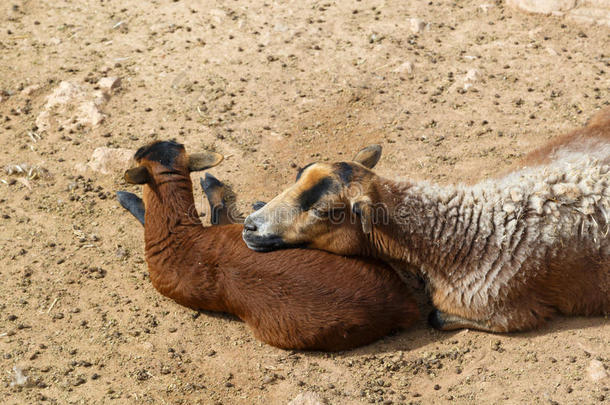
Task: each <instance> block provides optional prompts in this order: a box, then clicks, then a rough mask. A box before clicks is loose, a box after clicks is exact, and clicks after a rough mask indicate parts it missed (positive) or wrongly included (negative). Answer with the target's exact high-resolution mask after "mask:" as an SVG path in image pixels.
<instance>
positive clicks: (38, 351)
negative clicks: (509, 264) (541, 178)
mask: <svg viewBox="0 0 610 405" xmlns="http://www.w3.org/2000/svg"><path fill="white" fill-rule="evenodd" d="M414 19H415V20H414ZM0 21H1V24H0V27H1V29H0V100H1V101H0V140H1V141H2V144H3V145H4V146H3V147H2V151H1V152H0V168H2V171H1V172H0V180H2V183H0V224H1V228H0V402H2V403H8V404H26V403H27V404H30V403H58V404H68V403H69V404H72V403H74V404H81V403H82V404H101V403H110V402H115V403H155V404H156V403H172V404H197V403H201V404H276V403H277V404H285V403H287V402H289V401H290V400H291V399H293V398H295V397H296V396H297V395H298V394H300V393H304V392H314V393H316V395H317V396H318V398H319V399H320V400H321V401H322V402H325V403H329V404H358V403H383V404H391V403H421V404H429V403H446V402H454V403H465V404H485V403H551V404H556V403H560V404H581V403H586V404H590V403H608V402H610V391H609V387H610V378H608V377H606V378H600V377H602V376H603V374H604V373H605V371H604V368H605V369H606V370H607V369H609V368H610V323H609V322H608V319H605V318H599V317H598V318H558V319H555V320H553V321H552V322H549V323H548V325H547V326H545V327H543V328H542V329H540V330H538V331H535V332H530V333H518V334H509V335H494V334H488V333H480V332H476V331H468V330H464V331H460V332H455V333H441V332H438V331H435V330H432V329H431V328H430V327H428V326H427V325H426V323H425V321H424V319H422V320H421V322H419V324H417V326H416V327H414V328H413V329H411V330H407V331H402V332H400V333H397V334H395V335H393V336H389V337H387V338H385V339H383V340H381V341H379V342H377V343H375V344H372V345H369V346H367V347H363V348H361V349H358V350H353V351H349V352H340V353H335V354H324V353H315V352H314V353H310V352H293V351H284V350H279V349H276V348H273V347H270V346H267V345H264V344H261V343H259V342H258V341H256V340H255V339H254V338H253V337H252V335H251V334H250V332H249V330H248V328H247V327H246V326H245V325H244V324H243V323H242V322H239V321H238V320H236V319H234V318H232V317H229V316H222V315H221V316H218V315H211V314H207V313H202V314H199V313H196V312H194V311H192V310H189V309H185V308H183V307H180V306H178V305H177V304H175V303H173V302H172V301H170V300H168V299H165V298H164V297H162V296H160V294H158V293H157V292H156V291H155V290H154V288H153V287H152V286H151V284H150V282H149V280H148V276H147V268H146V264H145V262H144V260H143V232H142V228H141V227H140V225H139V224H138V223H137V222H136V221H135V219H133V218H132V217H131V216H130V215H128V214H127V213H126V212H124V211H123V210H122V209H121V208H120V207H119V205H118V203H117V202H116V200H115V198H114V192H115V191H117V190H129V191H133V192H136V193H141V190H140V188H139V187H133V186H128V185H126V184H124V182H123V180H122V176H121V174H122V168H121V167H120V165H114V166H113V167H112V168H111V169H112V170H110V172H109V173H107V174H103V173H99V172H95V171H92V170H90V169H86V168H85V167H84V164H86V163H87V162H88V159H89V157H90V156H91V154H92V152H93V150H94V149H95V148H97V147H102V146H108V147H113V148H116V147H120V148H130V149H136V148H138V147H140V146H142V145H143V144H145V143H147V142H150V141H152V140H156V139H169V138H176V139H177V140H178V141H180V142H183V143H185V144H186V146H187V148H188V150H190V151H196V150H200V149H214V150H216V151H219V152H221V153H223V154H224V155H225V156H226V157H227V158H226V160H225V161H224V162H223V163H222V164H221V165H220V166H218V167H216V168H214V169H213V170H212V171H211V172H212V173H213V174H214V175H216V176H217V177H218V178H220V179H221V180H224V181H226V182H228V183H229V184H230V185H231V186H232V187H233V188H234V190H235V192H236V193H237V195H238V197H239V206H240V208H241V209H242V210H243V211H244V212H248V210H249V205H250V203H252V202H253V201H255V200H257V199H262V200H268V199H270V198H271V197H273V196H274V195H275V194H276V193H277V192H278V191H279V190H281V189H282V187H284V186H285V185H287V184H289V183H290V182H291V181H292V180H293V178H294V175H295V171H296V167H298V166H301V165H304V164H306V163H308V162H310V161H313V160H339V159H346V158H349V157H351V156H352V155H353V154H354V153H355V152H357V151H358V150H359V148H361V147H363V146H366V145H367V144H370V143H380V144H381V145H382V146H383V148H384V156H383V158H382V160H381V162H380V163H379V165H378V169H377V170H378V172H379V173H380V174H383V175H387V176H403V177H406V176H408V177H411V178H417V179H431V180H435V181H439V182H442V183H447V182H453V181H471V180H474V179H478V178H485V177H488V176H492V175H494V174H497V173H499V172H501V171H502V170H505V169H506V168H507V167H509V166H510V165H511V164H512V163H513V162H515V160H516V159H518V158H519V157H520V156H522V155H523V154H524V153H525V152H526V151H529V150H531V149H532V148H534V147H536V146H537V145H540V144H542V143H543V142H545V141H546V140H547V139H550V138H551V137H553V136H557V135H559V134H561V133H562V132H565V131H567V130H569V129H571V128H575V127H578V126H580V125H583V124H584V123H585V122H586V120H587V119H588V117H590V116H591V115H592V114H593V113H594V112H595V111H597V110H598V109H599V108H601V107H602V106H604V105H607V104H608V102H609V100H610V94H609V89H610V28H608V27H606V26H598V25H590V24H589V25H588V24H576V23H575V22H571V21H569V20H567V19H564V18H561V17H556V16H542V15H528V14H525V13H522V12H519V11H516V10H514V9H512V8H508V7H507V6H505V4H504V3H503V2H502V1H497V2H490V3H488V4H485V5H483V6H481V2H478V1H468V0H465V1H445V0H440V1H437V0H435V1H431V2H422V1H410V2H407V1H398V0H397V1H382V0H373V1H360V0H355V1H354V0H346V1H329V2H326V1H316V2H280V1H260V0H253V1H249V2H238V1H229V0H225V1H222V0H219V1H199V2H194V1H186V0H151V1H146V2H141V1H135V0H122V1H118V0H81V1H75V0H40V1H32V0H11V1H2V2H1V3H0ZM113 76H116V77H120V78H121V83H120V85H119V86H118V87H117V88H115V89H113V90H111V91H108V92H107V93H108V94H109V97H107V96H106V97H105V96H100V94H99V93H96V91H98V90H99V89H100V85H99V84H98V81H99V79H101V78H103V77H113ZM64 81H65V82H69V83H72V84H73V85H77V86H79V87H78V88H79V89H80V91H81V92H82V94H81V95H80V96H79V97H81V98H87V97H91V98H92V99H95V100H97V101H98V104H97V105H96V107H95V108H94V113H95V112H96V111H99V112H101V113H103V114H104V115H103V117H101V116H97V118H99V119H101V118H103V121H101V122H100V123H99V124H96V125H93V124H91V123H90V122H88V121H87V120H86V119H84V120H80V118H78V116H79V114H80V112H79V111H80V110H78V111H77V110H75V109H74V106H71V105H70V104H67V105H64V106H60V107H55V108H56V109H57V108H58V110H53V111H55V112H53V111H51V115H50V118H49V117H46V116H44V114H43V115H42V116H41V114H42V113H44V112H45V111H46V110H48V109H50V108H51V107H50V106H49V105H47V104H46V103H47V96H49V95H50V94H52V93H53V92H54V91H55V90H56V89H57V88H58V86H59V85H60V83H61V82H64ZM102 90H103V89H102ZM96 94H97V95H96ZM96 97H97V98H96ZM92 105H94V104H90V107H91V106H92ZM78 108H80V107H78ZM91 108H93V107H91ZM94 115H95V114H94ZM100 117H101V118H100ZM45 119H46V120H45ZM41 123H44V124H45V125H47V126H46V127H41V125H42V124H41ZM24 163H25V165H23V164H24ZM11 165H20V167H21V168H25V171H26V173H19V170H16V168H15V167H14V166H11ZM7 166H8V167H7ZM5 167H6V169H5ZM11 168H12V169H11ZM9 172H12V174H9ZM193 178H194V179H195V180H197V179H198V176H196V175H194V176H193ZM195 193H196V195H197V198H196V199H197V202H198V205H199V206H200V207H205V204H206V202H205V200H204V199H203V197H201V196H200V195H201V194H200V193H201V190H200V188H199V187H198V186H197V188H196V189H195ZM419 302H420V306H421V310H422V314H424V317H423V318H425V314H427V312H428V311H429V309H430V307H429V303H428V302H427V301H426V298H425V296H424V295H423V293H421V292H420V293H419ZM21 372H22V373H23V374H24V375H25V376H27V381H23V380H20V379H19V378H18V375H17V374H19V373H21ZM19 380H20V381H19Z"/></svg>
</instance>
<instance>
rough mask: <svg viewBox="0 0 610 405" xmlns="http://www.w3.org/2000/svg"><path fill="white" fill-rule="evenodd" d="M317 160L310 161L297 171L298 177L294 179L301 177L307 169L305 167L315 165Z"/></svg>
mask: <svg viewBox="0 0 610 405" xmlns="http://www.w3.org/2000/svg"><path fill="white" fill-rule="evenodd" d="M314 163H315V162H313V163H309V164H307V165H305V166H304V167H301V168H300V169H299V171H298V172H297V178H296V179H295V180H294V181H298V180H299V179H300V178H301V175H302V174H303V172H304V171H305V169H307V168H308V167H309V166H311V165H313V164H314Z"/></svg>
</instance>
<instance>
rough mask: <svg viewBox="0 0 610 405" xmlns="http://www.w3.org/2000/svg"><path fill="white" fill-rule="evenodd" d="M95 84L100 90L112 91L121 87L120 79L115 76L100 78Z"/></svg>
mask: <svg viewBox="0 0 610 405" xmlns="http://www.w3.org/2000/svg"><path fill="white" fill-rule="evenodd" d="M97 84H98V86H100V88H101V89H102V90H106V91H112V90H116V89H118V88H119V87H121V78H120V77H116V76H112V77H102V78H101V79H100V80H99V81H98V82H97Z"/></svg>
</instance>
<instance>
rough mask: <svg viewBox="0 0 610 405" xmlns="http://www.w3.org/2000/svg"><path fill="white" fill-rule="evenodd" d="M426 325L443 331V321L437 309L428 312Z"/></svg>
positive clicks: (441, 314)
mask: <svg viewBox="0 0 610 405" xmlns="http://www.w3.org/2000/svg"><path fill="white" fill-rule="evenodd" d="M428 323H429V324H430V326H432V327H433V328H434V329H438V330H444V326H445V321H444V320H443V313H442V312H441V311H439V310H438V309H435V310H433V311H432V312H430V315H428Z"/></svg>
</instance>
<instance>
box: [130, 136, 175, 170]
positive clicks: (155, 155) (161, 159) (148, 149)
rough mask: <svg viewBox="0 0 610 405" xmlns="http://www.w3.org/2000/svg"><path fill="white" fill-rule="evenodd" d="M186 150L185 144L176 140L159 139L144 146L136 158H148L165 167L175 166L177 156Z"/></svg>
mask: <svg viewBox="0 0 610 405" xmlns="http://www.w3.org/2000/svg"><path fill="white" fill-rule="evenodd" d="M183 151H184V146H183V145H182V144H180V143H178V142H174V141H159V142H155V143H153V144H151V145H148V146H143V147H141V148H140V149H138V151H137V152H136V154H135V156H134V157H135V159H136V160H137V161H140V159H143V158H146V159H148V160H151V161H153V162H158V163H161V164H162V165H163V166H165V167H169V168H173V166H174V162H175V161H176V158H177V157H178V156H179V155H180V153H181V152H183Z"/></svg>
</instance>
